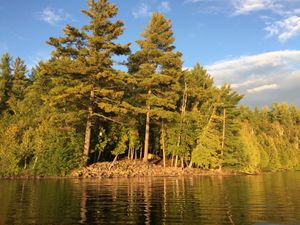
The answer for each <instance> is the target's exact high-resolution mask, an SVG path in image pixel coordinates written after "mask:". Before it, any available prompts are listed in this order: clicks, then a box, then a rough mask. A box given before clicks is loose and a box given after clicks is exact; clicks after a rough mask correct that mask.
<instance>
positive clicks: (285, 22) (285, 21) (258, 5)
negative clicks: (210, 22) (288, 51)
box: [184, 0, 300, 43]
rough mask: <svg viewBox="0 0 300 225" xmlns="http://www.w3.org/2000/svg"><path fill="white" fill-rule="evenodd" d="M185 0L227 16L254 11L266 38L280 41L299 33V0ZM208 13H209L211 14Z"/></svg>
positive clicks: (203, 10) (205, 9) (247, 13)
mask: <svg viewBox="0 0 300 225" xmlns="http://www.w3.org/2000/svg"><path fill="white" fill-rule="evenodd" d="M224 2H225V1H218V0H186V1H185V2H184V3H185V4H187V3H195V4H196V3H198V4H200V5H201V9H202V10H200V12H202V13H203V12H212V13H213V14H216V13H221V12H222V13H225V14H227V15H228V16H247V15H250V14H253V13H256V14H257V16H258V18H260V19H261V22H262V23H264V24H265V28H264V30H265V31H266V32H267V34H266V38H271V37H275V38H277V39H278V40H279V41H280V42H281V43H285V42H287V41H288V40H290V39H292V38H294V37H296V36H298V35H300V1H299V0H228V1H227V4H224ZM212 13H210V14H212Z"/></svg>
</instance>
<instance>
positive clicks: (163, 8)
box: [159, 1, 171, 12]
mask: <svg viewBox="0 0 300 225" xmlns="http://www.w3.org/2000/svg"><path fill="white" fill-rule="evenodd" d="M159 10H160V11H162V12H169V11H171V6H170V3H169V2H168V1H162V2H161V4H160V6H159Z"/></svg>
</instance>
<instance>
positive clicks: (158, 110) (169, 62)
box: [128, 13, 182, 161]
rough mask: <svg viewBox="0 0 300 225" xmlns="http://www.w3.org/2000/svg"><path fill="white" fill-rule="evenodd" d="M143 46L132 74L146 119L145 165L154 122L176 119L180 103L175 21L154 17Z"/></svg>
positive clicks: (131, 64) (131, 60)
mask: <svg viewBox="0 0 300 225" xmlns="http://www.w3.org/2000/svg"><path fill="white" fill-rule="evenodd" d="M141 36H142V37H143V38H144V39H143V40H138V41H136V43H137V44H138V45H139V46H140V50H139V51H137V52H136V53H135V54H133V55H132V56H131V57H130V58H129V62H128V65H129V73H131V74H133V76H134V78H135V80H136V82H135V84H136V87H135V89H134V90H135V93H134V96H135V99H136V100H135V102H134V103H133V104H134V106H135V109H136V112H138V113H141V114H144V115H145V116H146V122H145V140H144V161H147V160H148V151H149V133H150V119H151V118H154V119H156V120H164V119H167V118H170V117H172V112H174V111H175V110H176V102H177V100H178V97H179V96H178V89H179V83H178V80H179V78H180V75H181V73H182V68H181V67H182V61H181V56H182V54H181V53H180V52H175V51H174V49H175V46H174V45H173V44H174V40H175V38H174V37H173V31H172V25H171V21H170V20H168V19H166V18H165V17H164V15H162V14H161V13H153V15H152V17H151V21H150V24H149V25H148V27H147V28H146V29H145V31H144V32H143V33H142V34H141Z"/></svg>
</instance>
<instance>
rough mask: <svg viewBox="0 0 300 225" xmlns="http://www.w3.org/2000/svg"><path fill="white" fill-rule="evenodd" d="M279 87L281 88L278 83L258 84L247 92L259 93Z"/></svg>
mask: <svg viewBox="0 0 300 225" xmlns="http://www.w3.org/2000/svg"><path fill="white" fill-rule="evenodd" d="M278 88H279V86H278V84H265V85H262V86H258V87H255V88H251V89H247V92H248V93H258V92H263V91H267V90H274V89H278Z"/></svg>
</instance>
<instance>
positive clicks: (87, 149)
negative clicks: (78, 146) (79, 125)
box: [83, 90, 95, 164]
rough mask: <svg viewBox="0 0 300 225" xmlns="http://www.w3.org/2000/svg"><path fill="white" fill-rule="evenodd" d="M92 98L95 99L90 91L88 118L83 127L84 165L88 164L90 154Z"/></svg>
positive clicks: (92, 91)
mask: <svg viewBox="0 0 300 225" xmlns="http://www.w3.org/2000/svg"><path fill="white" fill-rule="evenodd" d="M94 97H95V93H94V90H91V93H90V102H89V107H88V118H87V121H86V127H85V139H84V150H83V154H84V156H85V157H86V162H85V163H86V164H87V163H88V159H89V153H90V144H91V131H92V116H93V102H94Z"/></svg>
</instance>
